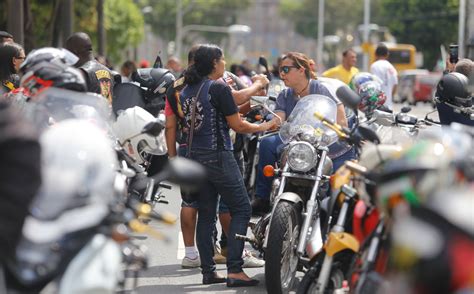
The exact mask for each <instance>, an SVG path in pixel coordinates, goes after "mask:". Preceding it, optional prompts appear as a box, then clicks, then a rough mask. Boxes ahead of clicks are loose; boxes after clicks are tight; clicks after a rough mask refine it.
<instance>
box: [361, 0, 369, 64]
mask: <svg viewBox="0 0 474 294" xmlns="http://www.w3.org/2000/svg"><path fill="white" fill-rule="evenodd" d="M369 23H370V0H364V35H363V42H364V44H367V43H368V42H369ZM362 60H363V61H362V62H363V63H362V69H363V71H369V53H368V52H364V57H363V59H362Z"/></svg>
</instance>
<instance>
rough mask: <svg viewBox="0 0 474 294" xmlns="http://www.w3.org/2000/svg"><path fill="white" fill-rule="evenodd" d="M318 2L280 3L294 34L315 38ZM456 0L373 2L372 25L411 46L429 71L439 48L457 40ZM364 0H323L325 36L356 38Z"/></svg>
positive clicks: (296, 1) (376, 0) (283, 1)
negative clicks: (292, 24)
mask: <svg viewBox="0 0 474 294" xmlns="http://www.w3.org/2000/svg"><path fill="white" fill-rule="evenodd" d="M318 3H319V1H315V0H282V2H281V7H280V8H281V9H280V12H281V14H282V15H283V16H284V17H286V18H287V19H289V20H291V21H293V22H294V23H295V30H296V32H297V33H299V34H301V35H303V36H306V37H310V38H314V39H316V38H317V32H318V19H317V16H318ZM458 7H459V0H406V1H400V0H372V1H371V18H370V22H371V23H376V24H378V25H380V26H387V27H388V28H389V30H390V32H391V33H392V35H394V36H395V38H396V39H397V42H399V43H407V44H414V45H415V46H416V48H417V50H418V51H421V52H423V56H424V65H425V67H427V68H431V67H433V66H434V65H435V63H436V61H437V59H438V58H439V57H440V50H439V46H440V45H441V44H444V45H449V44H450V43H453V42H456V40H457V29H458V21H457V19H458ZM363 8H364V0H326V1H325V14H324V24H325V25H324V35H334V34H337V35H342V36H343V35H345V34H348V33H350V34H352V35H357V31H356V30H357V26H358V25H359V24H362V23H363Z"/></svg>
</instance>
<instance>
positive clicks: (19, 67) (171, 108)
mask: <svg viewBox="0 0 474 294" xmlns="http://www.w3.org/2000/svg"><path fill="white" fill-rule="evenodd" d="M0 38H2V40H1V45H0V81H1V83H2V92H3V93H11V92H12V91H13V92H14V91H23V90H24V91H27V93H28V95H35V94H37V93H39V92H40V91H41V90H42V88H44V87H47V86H56V85H59V83H58V82H57V81H56V80H53V78H52V76H54V74H52V72H54V73H56V76H57V73H64V72H68V73H69V76H68V77H70V80H71V79H73V80H74V81H75V85H77V84H81V85H84V89H82V91H86V90H87V91H88V92H93V93H97V94H100V95H101V96H103V97H104V98H105V99H107V100H108V101H109V103H112V101H113V98H114V95H113V89H114V85H115V84H116V83H126V82H133V78H132V74H133V73H134V72H136V70H137V68H138V67H140V66H137V64H135V63H134V62H133V61H126V62H124V63H123V64H122V66H121V67H120V73H117V72H115V71H114V70H113V69H111V68H109V67H107V66H106V65H104V64H102V63H100V62H99V61H98V60H97V59H96V58H95V57H94V54H93V50H92V42H91V39H90V37H89V36H88V35H87V34H85V33H82V32H79V33H74V34H73V35H71V36H70V37H69V38H68V39H67V40H66V42H65V49H67V50H68V51H69V52H70V53H71V54H72V56H73V57H74V58H72V61H71V62H70V64H67V63H66V64H64V65H63V67H62V68H57V67H54V68H50V69H49V70H50V71H49V72H48V71H47V70H48V67H45V66H44V63H42V64H41V66H39V67H37V68H35V67H34V65H37V63H36V62H38V59H41V57H38V56H40V54H39V53H40V51H37V54H36V55H34V52H35V51H33V52H32V53H30V55H32V56H35V60H36V61H35V63H33V61H32V60H33V57H31V59H30V60H29V56H30V55H28V56H27V55H25V50H24V49H23V48H22V46H21V45H19V44H17V43H15V42H14V40H13V37H12V36H11V35H10V34H8V33H6V32H0ZM40 50H41V49H40ZM375 55H376V59H377V60H376V61H375V62H374V63H373V64H372V65H371V67H370V72H371V73H372V74H373V75H375V76H377V77H378V78H379V79H380V80H381V87H382V90H383V92H384V93H385V96H386V100H384V102H385V104H384V105H385V106H386V108H388V109H389V110H391V109H393V102H392V101H393V96H394V95H396V91H397V84H398V79H397V77H398V73H397V71H396V69H395V68H394V67H393V65H392V64H391V63H390V62H389V61H388V57H389V51H388V49H387V47H386V46H385V45H384V44H380V45H379V46H378V47H377V49H376V51H375ZM356 61H357V55H356V52H355V51H354V50H353V49H350V48H349V49H347V50H345V51H344V52H343V54H342V63H341V64H340V65H338V66H336V67H334V68H331V69H328V70H327V71H325V72H324V73H323V74H322V76H323V77H326V78H335V79H338V80H340V82H342V83H343V84H349V83H350V82H351V80H352V79H353V77H354V76H355V75H356V74H358V73H359V70H358V69H357V68H356V67H355V65H356ZM47 62H51V61H50V60H48V61H47ZM165 67H166V68H167V69H168V70H169V72H170V73H172V74H173V76H174V77H175V78H176V81H175V82H174V84H173V86H171V87H169V88H168V90H167V92H166V97H167V99H166V106H165V109H164V112H165V115H166V133H165V135H166V143H167V147H168V156H169V158H170V160H173V158H174V157H176V156H182V157H187V158H190V159H192V160H195V161H197V162H199V163H201V164H202V165H203V166H204V167H205V169H206V171H207V174H208V180H207V183H206V184H205V185H204V187H203V188H202V189H201V190H200V191H199V192H197V193H194V194H192V195H183V200H182V205H181V212H180V220H181V230H182V234H183V240H184V243H185V257H184V259H183V260H182V267H184V268H195V267H200V268H201V270H202V275H203V279H202V282H203V284H214V283H224V282H226V283H227V286H229V287H240V286H253V285H256V284H258V280H256V279H252V278H251V277H249V276H248V275H247V274H246V273H245V272H244V271H243V268H245V267H262V266H263V265H264V261H262V260H260V259H258V258H256V257H255V256H253V255H252V254H251V253H250V252H247V251H246V250H244V241H241V240H237V239H236V238H234V237H233V236H235V235H236V234H240V235H246V232H247V227H248V223H249V221H250V218H251V215H252V214H262V213H266V212H268V211H269V209H270V201H269V196H270V190H271V184H272V178H270V177H265V176H264V175H263V167H264V166H266V165H269V164H270V165H273V164H274V163H275V162H276V161H277V160H278V158H279V154H280V152H281V149H282V147H283V145H284V143H283V142H282V141H281V138H280V137H279V136H278V135H273V136H268V137H265V138H264V139H263V140H261V142H260V148H259V162H258V169H257V177H256V191H255V198H254V199H250V198H249V196H248V193H247V190H246V187H245V185H244V182H243V177H242V176H243V166H244V163H243V155H242V146H241V140H242V138H241V137H240V139H239V136H241V135H239V134H246V133H257V132H265V131H268V130H274V129H277V128H279V126H280V125H281V124H282V123H283V122H285V120H286V119H287V118H288V117H289V116H290V114H291V112H292V110H293V108H294V107H295V105H296V104H297V102H298V101H299V99H300V98H302V97H304V96H307V95H310V94H320V95H325V96H328V97H330V98H331V99H332V100H334V102H335V103H336V104H337V123H338V124H339V125H341V126H343V127H351V124H352V121H351V114H350V113H349V112H348V111H347V110H346V109H345V108H344V105H343V104H342V103H341V101H340V100H339V99H338V98H337V97H336V95H335V88H337V86H338V85H339V84H338V83H334V82H331V80H325V79H324V78H323V79H319V78H317V76H316V73H315V63H314V61H313V60H312V59H310V58H309V57H307V56H306V55H304V54H302V53H299V52H288V53H286V54H284V55H283V56H281V57H280V58H279V60H278V64H277V65H276V66H275V71H274V73H273V75H274V78H279V79H281V80H282V81H283V82H284V83H285V85H286V87H287V88H286V89H285V90H283V91H282V92H281V93H280V94H279V96H278V97H277V99H276V108H275V110H274V111H275V114H276V116H275V117H274V118H273V119H272V120H270V121H267V122H263V123H260V124H253V123H249V122H247V121H245V120H242V119H241V114H244V113H246V112H248V111H249V109H250V106H249V101H250V97H251V96H258V95H265V88H266V86H267V85H268V84H269V79H268V77H267V76H266V75H264V74H254V73H252V72H251V70H250V69H249V68H247V67H246V66H245V65H243V64H232V65H231V66H230V71H227V70H226V61H225V56H224V52H223V51H222V49H221V48H219V47H218V46H215V45H209V44H201V45H195V46H193V47H192V48H191V50H190V51H189V55H188V66H187V67H186V68H185V69H183V67H182V65H181V63H180V61H179V59H178V58H176V57H170V58H169V59H168V62H167V63H166V66H165ZM71 68H72V69H71ZM473 68H474V64H473V62H472V61H471V60H469V59H461V60H460V61H459V62H458V63H457V64H455V65H454V64H448V70H449V71H453V72H457V73H460V74H462V75H463V76H465V77H468V76H470V75H472V74H473V73H474V70H473ZM267 74H270V73H267ZM64 76H66V75H64ZM64 76H63V78H62V79H65V78H64ZM118 77H120V78H118ZM58 79H61V78H60V77H58ZM70 80H69V81H70ZM62 82H64V80H62ZM22 89H23V90H22ZM25 89H26V90H25ZM70 89H75V90H78V89H79V90H81V89H80V88H73V87H71V88H70ZM438 95H440V96H442V93H439V94H438ZM443 107H444V106H443V105H442V104H438V110H439V112H440V113H442V112H443V111H446V110H443ZM7 108H8V105H7V104H6V103H5V102H2V104H0V109H1V110H2V112H3V111H5V112H6V111H7V110H6V109H7ZM440 117H441V115H440ZM0 118H1V119H2V120H4V119H5V120H7V119H9V118H10V115H0ZM451 121H453V120H452V119H451V120H449V122H451ZM449 122H445V121H443V119H442V123H449ZM1 126H2V128H3V127H4V126H5V128H6V129H5V130H4V131H2V132H1V136H0V147H1V148H2V150H3V147H4V146H7V145H5V144H9V142H14V143H18V144H20V145H21V144H24V145H21V146H20V147H13V145H12V147H11V148H10V149H8V150H10V151H12V152H13V150H16V151H18V152H20V151H19V150H23V149H21V148H25V152H23V154H27V155H28V156H29V157H31V158H29V159H28V163H29V164H31V165H32V166H28V167H22V168H21V170H23V171H24V170H26V171H29V172H30V173H31V174H24V173H23V176H22V177H16V179H17V180H21V179H24V180H25V181H26V180H28V181H30V182H29V183H30V184H31V185H27V186H28V187H31V188H32V189H33V190H34V188H35V187H37V186H38V185H39V179H40V176H39V168H38V165H39V155H38V154H37V153H38V152H39V150H38V144H37V141H35V137H34V136H33V135H32V134H30V133H28V132H24V136H23V138H22V139H21V140H19V139H17V138H16V137H17V136H20V135H22V134H23V132H19V131H15V130H20V129H22V126H17V125H16V122H15V120H14V119H13V118H12V119H11V120H9V121H8V122H4V123H3V124H1ZM9 134H15V136H12V137H8V135H9ZM235 134H237V135H235ZM239 140H240V141H239ZM239 142H240V143H239ZM22 146H23V147H22ZM176 146H178V148H177V147H176ZM26 150H28V151H26ZM1 154H2V156H4V158H5V160H4V161H3V162H4V164H3V166H4V167H5V166H9V167H13V166H16V163H11V164H10V163H8V164H6V162H7V159H12V158H22V157H21V156H19V157H15V156H11V155H10V153H9V152H8V151H4V152H2V153H1ZM329 157H330V158H331V159H332V162H333V170H337V169H338V167H340V166H341V165H342V164H343V163H344V162H345V161H346V160H351V159H355V158H356V155H355V152H354V150H353V149H352V148H351V147H350V146H349V147H348V146H347V145H344V146H342V145H338V144H334V145H331V147H330V148H329ZM14 164H15V165H14ZM19 164H21V163H19ZM18 169H20V167H18ZM2 171H3V173H2V174H3V175H2V176H0V181H1V182H2V183H5V182H6V181H5V178H6V177H8V176H10V177H12V176H13V175H14V173H10V172H6V169H3V168H2ZM32 177H35V180H31V178H32ZM33 184H35V185H33ZM0 186H1V187H2V189H4V188H5V189H7V188H9V187H10V186H8V185H3V184H2V185H0ZM18 187H25V186H22V185H21V184H19V186H18ZM10 188H11V187H10ZM12 193H15V194H17V195H18V199H23V198H28V199H31V197H32V196H33V195H34V191H29V190H28V191H26V190H22V191H13V190H12V189H10V190H9V191H6V192H5V193H2V195H6V196H5V197H3V196H2V199H13V198H15V197H13V196H9V195H10V194H12ZM25 203H26V201H25ZM25 203H22V204H21V205H19V206H20V207H23V208H25V207H26V205H25ZM0 207H1V208H5V207H8V206H5V205H0ZM8 209H9V208H7V210H8ZM24 214H26V211H24V213H19V214H16V216H17V217H21V216H24ZM0 216H2V221H1V222H0V223H1V224H2V228H5V229H2V230H1V232H2V233H3V232H5V233H4V234H1V235H2V238H5V239H6V241H5V242H3V241H2V242H1V244H2V246H3V245H4V244H7V245H8V246H9V248H8V250H2V254H8V252H11V250H12V248H14V245H13V244H15V239H17V238H18V236H17V235H18V232H19V231H20V230H19V228H20V227H21V220H13V219H9V220H8V221H7V220H5V221H4V220H3V218H5V217H7V218H9V217H10V216H9V214H8V213H2V214H0ZM217 219H219V221H220V223H221V227H222V231H223V232H222V233H221V238H220V239H221V240H220V244H219V245H217V244H216V243H217V236H216V235H217V232H216V221H217ZM5 224H7V225H5ZM9 224H13V225H12V226H10V225H9ZM13 226H14V227H16V228H18V230H16V231H15V232H11V230H12V228H13ZM7 229H8V230H7ZM10 236H11V237H10ZM195 240H196V242H195ZM196 245H197V249H196ZM216 263H226V265H227V277H224V276H221V275H219V274H217V273H216Z"/></svg>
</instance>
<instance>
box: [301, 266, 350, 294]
mask: <svg viewBox="0 0 474 294" xmlns="http://www.w3.org/2000/svg"><path fill="white" fill-rule="evenodd" d="M320 270H321V266H320V265H319V264H315V265H313V266H312V267H311V268H310V269H309V270H308V271H307V272H306V274H305V275H304V277H303V279H302V280H301V283H300V285H299V287H298V292H296V293H297V294H306V293H311V294H330V293H334V290H337V289H341V288H342V285H343V282H344V274H343V273H342V271H341V270H339V269H333V270H332V271H331V276H330V278H329V282H328V285H327V286H326V289H324V290H323V291H318V289H317V282H318V276H319V272H320Z"/></svg>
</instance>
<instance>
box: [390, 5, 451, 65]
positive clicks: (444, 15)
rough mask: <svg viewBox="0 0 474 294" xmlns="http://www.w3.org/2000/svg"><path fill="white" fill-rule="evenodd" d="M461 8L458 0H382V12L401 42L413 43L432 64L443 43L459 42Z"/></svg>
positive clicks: (426, 63) (426, 62) (428, 62)
mask: <svg viewBox="0 0 474 294" xmlns="http://www.w3.org/2000/svg"><path fill="white" fill-rule="evenodd" d="M458 9H459V1H458V0H448V1H445V0H410V1H396V0H382V10H381V12H382V15H383V16H384V17H385V18H384V19H386V25H387V26H388V27H389V28H390V30H391V31H392V33H393V35H395V37H396V38H397V40H398V42H400V43H409V44H414V45H415V46H416V48H417V50H418V51H421V52H423V59H424V67H426V68H433V67H434V66H435V64H436V62H437V60H438V58H439V57H440V50H439V47H440V45H442V44H444V45H446V46H447V45H449V44H450V43H455V42H457V32H458Z"/></svg>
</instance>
